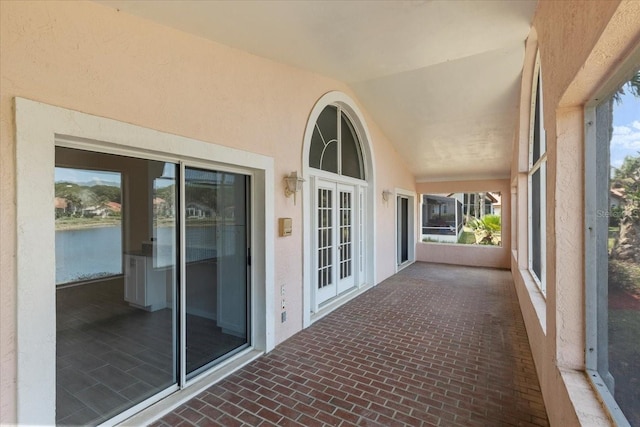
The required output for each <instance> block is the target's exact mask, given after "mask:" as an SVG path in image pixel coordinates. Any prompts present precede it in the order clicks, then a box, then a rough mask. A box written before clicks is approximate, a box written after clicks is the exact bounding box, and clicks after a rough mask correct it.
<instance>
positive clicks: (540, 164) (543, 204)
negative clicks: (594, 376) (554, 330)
mask: <svg viewBox="0 0 640 427" xmlns="http://www.w3.org/2000/svg"><path fill="white" fill-rule="evenodd" d="M538 88H540V100H539V102H536V99H537V96H536V95H537V92H538ZM543 105H544V101H543V90H542V71H541V67H540V56H539V54H538V55H536V63H535V68H534V72H533V84H532V85H531V115H530V122H529V154H528V170H527V194H528V198H527V199H528V200H527V227H528V239H527V245H528V251H527V254H528V259H527V266H528V270H529V273H530V274H531V277H532V278H533V280H534V282H535V284H536V286H537V287H538V289H539V290H540V293H541V294H542V296H543V297H544V298H546V296H547V233H546V230H547V165H548V163H547V141H546V140H547V138H546V134H545V129H544V109H543ZM536 112H537V113H538V117H539V123H538V127H537V128H536V123H535V116H536ZM536 131H537V132H539V136H540V157H539V158H538V160H537V161H536V162H535V163H533V146H534V135H535V132H536ZM538 171H540V201H539V203H540V276H542V277H538V275H537V274H536V273H535V271H534V269H533V191H532V190H533V186H532V180H533V175H534V174H535V173H536V172H538Z"/></svg>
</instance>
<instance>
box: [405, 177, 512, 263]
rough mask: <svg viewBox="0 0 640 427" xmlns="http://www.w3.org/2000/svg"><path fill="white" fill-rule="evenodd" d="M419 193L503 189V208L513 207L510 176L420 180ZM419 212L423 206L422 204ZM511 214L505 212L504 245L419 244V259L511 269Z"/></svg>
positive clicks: (503, 217)
mask: <svg viewBox="0 0 640 427" xmlns="http://www.w3.org/2000/svg"><path fill="white" fill-rule="evenodd" d="M416 191H417V192H418V194H427V193H435V194H438V193H459V192H462V193H467V192H476V191H500V194H501V196H502V206H503V212H510V211H511V189H510V187H509V180H489V181H452V182H421V183H418V184H416ZM417 209H418V212H420V206H419V204H418V207H417ZM510 224H511V218H510V217H509V215H503V216H502V247H499V248H497V247H485V246H474V245H458V244H447V243H423V242H418V243H417V244H416V260H417V261H425V262H437V263H443V264H457V265H469V266H476V267H494V268H505V269H508V268H510V266H511V262H510V256H509V254H510V252H511V225H510Z"/></svg>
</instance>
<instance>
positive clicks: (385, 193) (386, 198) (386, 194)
mask: <svg viewBox="0 0 640 427" xmlns="http://www.w3.org/2000/svg"><path fill="white" fill-rule="evenodd" d="M392 194H393V193H392V192H391V191H389V190H382V200H383V201H385V202H388V201H389V196H391V195H392Z"/></svg>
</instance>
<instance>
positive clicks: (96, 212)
mask: <svg viewBox="0 0 640 427" xmlns="http://www.w3.org/2000/svg"><path fill="white" fill-rule="evenodd" d="M176 170H177V165H175V164H172V163H165V162H158V161H150V160H144V159H138V158H133V157H126V156H116V155H110V154H102V153H95V152H90V151H84V150H74V149H68V148H61V147H56V178H55V181H56V182H55V190H56V200H55V216H56V231H55V233H56V249H55V254H56V278H57V279H56V282H57V284H58V285H59V286H57V287H56V423H57V424H67V425H88V424H99V423H102V422H104V421H106V420H108V419H110V418H113V417H114V416H116V415H117V414H119V413H121V412H123V411H125V410H127V409H129V408H131V407H132V406H134V405H136V404H138V403H140V402H142V401H143V400H145V399H147V398H149V397H151V396H153V395H155V394H157V393H158V392H159V391H161V390H164V389H166V388H167V387H169V386H171V385H172V384H175V383H176V381H177V358H176V335H175V331H176V316H175V313H176V310H175V304H176V298H175V290H176V283H177V281H176V278H177V274H176V271H177V269H176V263H177V260H176V257H175V254H176V253H177V251H176V234H175V230H176V229H177V227H176V221H177V219H176V215H175V211H174V210H172V209H168V208H167V209H165V206H164V204H165V203H166V202H167V200H175V199H176V186H175V179H176V175H177V172H176ZM160 228H162V229H163V232H166V235H165V236H164V237H163V239H161V240H160V239H159V240H157V241H156V240H154V235H156V233H157V231H158V230H159V229H160ZM159 245H162V248H159V247H158V246H159ZM96 250H97V253H98V255H99V256H98V257H97V258H96V257H95V256H92V255H91V253H92V251H96ZM159 254H164V255H163V259H162V260H159V259H158V257H159V256H160V255H159ZM100 255H101V256H100ZM69 266H72V267H73V268H69ZM70 271H71V272H73V274H71V275H69V272H70ZM70 282H73V283H70ZM52 286H53V284H52Z"/></svg>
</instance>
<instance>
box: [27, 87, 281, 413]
mask: <svg viewBox="0 0 640 427" xmlns="http://www.w3.org/2000/svg"><path fill="white" fill-rule="evenodd" d="M15 111H16V118H15V119H16V213H17V217H16V222H17V230H16V233H17V234H16V248H15V253H16V264H17V265H16V267H17V271H16V274H17V287H16V288H17V348H18V354H17V385H16V388H17V422H18V424H29V425H53V424H55V406H56V360H55V354H56V324H55V318H56V295H55V250H54V247H55V234H54V233H55V232H54V229H55V226H54V215H52V211H51V206H52V205H53V200H54V188H53V185H48V184H47V183H51V184H53V181H54V164H55V145H56V142H57V141H58V140H60V139H64V141H65V143H64V145H65V146H72V145H74V144H75V145H77V146H78V147H85V148H86V147H87V146H89V145H93V146H98V147H101V148H102V149H105V150H107V151H108V152H111V153H114V154H118V153H121V154H124V155H127V154H128V155H131V153H132V150H135V151H136V152H138V153H144V154H145V156H147V155H148V157H150V158H154V157H157V156H170V157H172V158H180V157H181V158H189V159H204V160H205V161H208V162H213V163H214V164H216V165H229V166H233V165H236V166H240V167H242V168H248V169H251V170H252V171H253V173H254V176H255V177H256V179H255V181H254V183H253V185H254V187H253V189H254V191H253V193H252V198H253V200H252V202H253V206H254V207H255V209H254V212H253V218H252V221H253V227H252V229H253V230H254V233H253V234H252V240H253V241H252V247H253V248H254V254H255V256H254V258H253V263H252V278H253V283H252V290H251V292H252V297H253V298H254V301H256V302H257V303H255V304H252V310H253V311H252V326H251V331H252V334H253V336H252V344H253V346H254V348H256V349H258V350H261V351H269V350H271V349H272V348H273V347H274V336H275V333H274V332H275V319H274V317H273V316H272V315H271V314H272V313H274V312H275V303H274V299H275V295H274V291H273V290H274V262H275V261H274V252H275V251H274V242H275V226H274V224H275V218H274V189H273V185H272V183H273V182H274V161H273V159H272V158H270V157H267V156H263V155H259V154H254V153H248V152H245V151H241V150H236V149H232V148H228V147H224V146H221V145H216V144H211V143H207V142H203V141H198V140H195V139H190V138H185V137H181V136H177V135H171V134H168V133H165V132H159V131H156V130H152V129H148V128H144V127H140V126H136V125H131V124H128V123H124V122H120V121H117V120H112V119H107V118H103V117H97V116H92V115H89V114H85V113H81V112H78V111H72V110H68V109H65V108H61V107H55V106H51V105H47V104H43V103H39V102H35V101H31V100H27V99H23V98H15ZM175 153H180V154H179V155H176V154H175ZM267 183H269V185H267ZM36 260H37V261H36Z"/></svg>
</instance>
